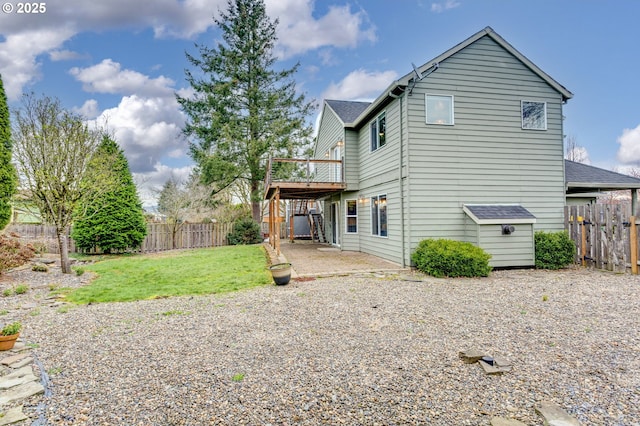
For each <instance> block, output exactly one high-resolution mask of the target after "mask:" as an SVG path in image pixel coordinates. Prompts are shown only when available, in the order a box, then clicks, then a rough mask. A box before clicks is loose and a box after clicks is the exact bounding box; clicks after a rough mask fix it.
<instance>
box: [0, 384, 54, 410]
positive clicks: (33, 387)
mask: <svg viewBox="0 0 640 426" xmlns="http://www.w3.org/2000/svg"><path fill="white" fill-rule="evenodd" d="M43 392H44V387H43V386H42V385H41V384H40V383H36V382H28V383H24V384H22V385H18V386H14V387H12V388H11V389H7V390H6V391H3V392H2V394H1V395H0V405H4V404H8V403H10V402H13V401H17V400H19V399H22V398H28V397H30V396H33V395H37V394H39V393H43Z"/></svg>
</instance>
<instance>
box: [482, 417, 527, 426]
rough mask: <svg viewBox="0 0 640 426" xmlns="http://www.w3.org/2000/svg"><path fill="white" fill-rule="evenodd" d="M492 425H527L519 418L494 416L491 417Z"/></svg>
mask: <svg viewBox="0 0 640 426" xmlns="http://www.w3.org/2000/svg"><path fill="white" fill-rule="evenodd" d="M491 426H527V424H526V423H522V422H521V421H519V420H513V419H505V418H504V417H494V418H492V419H491Z"/></svg>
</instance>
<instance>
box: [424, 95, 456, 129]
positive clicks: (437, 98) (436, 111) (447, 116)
mask: <svg viewBox="0 0 640 426" xmlns="http://www.w3.org/2000/svg"><path fill="white" fill-rule="evenodd" d="M425 104H426V105H425V107H426V112H427V124H442V125H448V126H453V96H452V95H429V94H427V95H426V97H425Z"/></svg>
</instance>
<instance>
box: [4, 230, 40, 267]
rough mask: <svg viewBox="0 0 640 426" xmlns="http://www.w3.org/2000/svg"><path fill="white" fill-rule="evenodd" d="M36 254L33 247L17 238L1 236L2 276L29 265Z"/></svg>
mask: <svg viewBox="0 0 640 426" xmlns="http://www.w3.org/2000/svg"><path fill="white" fill-rule="evenodd" d="M34 254H35V251H34V249H33V247H31V245H29V244H22V243H21V242H20V241H18V239H17V238H12V237H9V236H7V235H0V274H1V273H3V272H4V271H6V270H7V269H11V268H16V267H18V266H22V265H24V264H25V263H27V262H28V261H29V260H30V259H31V258H32V257H33V256H34Z"/></svg>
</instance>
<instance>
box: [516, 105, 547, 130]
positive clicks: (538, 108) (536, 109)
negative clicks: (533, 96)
mask: <svg viewBox="0 0 640 426" xmlns="http://www.w3.org/2000/svg"><path fill="white" fill-rule="evenodd" d="M521 107H522V128H523V129H527V130H547V103H546V102H533V101H521Z"/></svg>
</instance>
